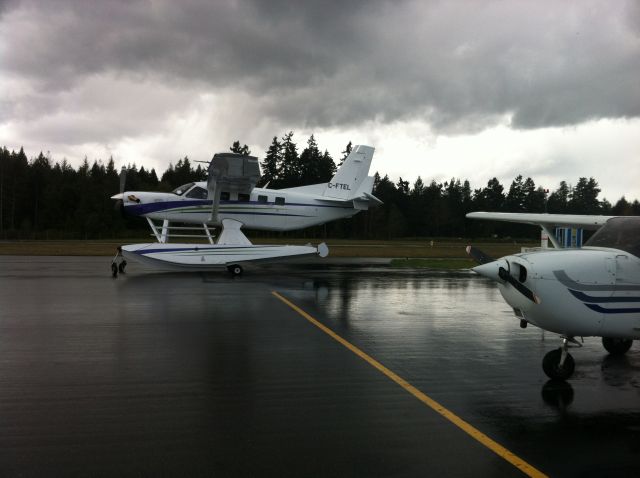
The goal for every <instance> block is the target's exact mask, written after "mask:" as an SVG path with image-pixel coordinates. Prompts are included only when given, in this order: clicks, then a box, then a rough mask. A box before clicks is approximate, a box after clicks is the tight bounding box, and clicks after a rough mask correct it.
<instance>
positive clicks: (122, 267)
mask: <svg viewBox="0 0 640 478" xmlns="http://www.w3.org/2000/svg"><path fill="white" fill-rule="evenodd" d="M126 267H127V261H125V260H124V259H122V262H121V263H120V265H119V266H118V271H119V272H120V274H124V269H125V268H126Z"/></svg>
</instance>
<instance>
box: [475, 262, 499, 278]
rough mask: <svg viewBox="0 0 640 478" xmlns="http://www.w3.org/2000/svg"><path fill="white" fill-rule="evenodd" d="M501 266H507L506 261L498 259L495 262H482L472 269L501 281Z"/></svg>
mask: <svg viewBox="0 0 640 478" xmlns="http://www.w3.org/2000/svg"><path fill="white" fill-rule="evenodd" d="M500 267H503V268H504V267H505V264H504V261H501V260H498V261H493V262H488V263H487V264H482V265H479V266H476V267H474V268H472V269H471V270H472V271H474V272H475V273H477V274H480V275H481V276H483V277H486V278H487V279H491V280H494V281H501V278H500V274H499V270H500Z"/></svg>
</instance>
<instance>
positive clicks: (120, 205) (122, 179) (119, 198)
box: [113, 166, 127, 216]
mask: <svg viewBox="0 0 640 478" xmlns="http://www.w3.org/2000/svg"><path fill="white" fill-rule="evenodd" d="M126 182H127V168H126V167H124V166H122V169H121V170H120V194H118V195H117V196H113V199H116V203H115V204H114V207H113V208H114V209H115V210H116V211H117V210H118V209H119V210H120V212H121V213H122V215H123V216H124V201H123V200H122V199H123V198H124V186H125V183H126Z"/></svg>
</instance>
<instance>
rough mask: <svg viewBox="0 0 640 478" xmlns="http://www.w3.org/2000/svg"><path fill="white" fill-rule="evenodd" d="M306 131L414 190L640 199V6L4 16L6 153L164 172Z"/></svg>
mask: <svg viewBox="0 0 640 478" xmlns="http://www.w3.org/2000/svg"><path fill="white" fill-rule="evenodd" d="M289 130H293V131H294V133H295V135H294V139H295V141H296V142H297V143H298V145H299V147H300V148H301V149H302V147H304V145H305V144H306V141H307V139H308V137H309V135H310V134H311V133H314V134H315V136H316V139H317V141H318V142H319V145H320V147H321V148H322V149H325V148H326V149H328V150H329V152H330V153H331V154H332V155H333V156H334V158H338V157H339V156H340V152H341V151H342V150H343V149H344V146H345V145H346V143H347V142H348V141H352V142H353V143H354V144H369V145H371V146H374V147H375V148H376V155H375V156H374V163H373V170H378V171H379V172H380V173H381V174H383V175H384V174H389V176H390V177H391V178H392V179H394V180H397V179H398V177H400V176H401V177H402V178H404V179H408V180H410V181H411V182H413V181H414V180H415V179H416V178H417V177H418V176H421V177H422V178H423V180H425V181H430V180H431V179H435V180H437V181H444V180H446V179H449V178H451V177H458V178H462V179H465V178H466V179H469V180H470V181H471V185H472V187H474V188H479V187H483V186H485V185H486V182H487V180H488V179H490V178H491V177H493V176H496V177H498V178H499V179H500V180H501V182H503V184H505V186H506V187H508V186H509V184H510V183H511V180H512V179H513V178H514V177H515V176H516V175H517V174H522V175H523V176H525V177H527V176H530V177H532V178H533V179H534V181H535V182H536V184H538V185H541V186H544V187H546V188H549V189H552V190H553V189H555V188H557V186H558V183H559V182H560V181H561V180H566V181H568V182H569V183H571V184H575V183H576V182H577V179H578V178H579V177H582V176H586V177H589V176H593V177H595V178H596V179H597V180H598V181H599V183H600V186H601V188H602V190H603V193H602V194H601V196H600V197H601V198H603V197H606V198H608V199H609V200H610V201H612V202H614V201H615V200H617V199H618V198H619V197H621V196H622V195H625V196H626V197H627V198H628V199H635V198H638V199H640V2H637V1H622V0H620V1H618V0H603V1H588V0H580V1H574V2H572V1H561V2H559V1H557V0H549V1H540V0H537V1H529V2H524V1H514V0H509V1H495V2H491V1H476V0H468V1H452V0H447V1H431V2H425V1H415V2H412V1H393V2H392V1H380V2H376V1H371V0H367V1H362V2H357V1H349V2H345V1H335V2H331V1H327V0H321V1H317V2H316V1H305V2H294V1H272V0H270V1H262V0H255V1H244V0H229V1H223V0H216V1H210V0H180V1H174V0H144V1H142V0H139V1H136V0H103V1H90V0H77V1H71V0H47V1H36V0H33V1H12V0H8V1H7V0H0V145H5V146H7V147H8V148H9V149H17V148H20V146H24V148H25V150H26V151H27V154H29V155H30V156H35V155H37V154H38V152H39V151H41V150H42V151H44V152H45V153H46V152H47V151H50V154H51V157H52V158H53V159H54V160H61V159H63V158H67V159H68V160H69V161H70V162H71V163H72V164H74V165H77V164H78V163H79V162H80V161H81V160H82V159H83V158H84V157H85V156H87V157H88V158H89V160H93V159H100V158H102V159H105V158H108V157H109V156H110V155H112V156H113V157H114V159H115V161H116V165H121V164H126V163H136V164H137V165H138V166H141V165H144V166H145V167H155V168H156V169H157V170H158V172H163V171H164V170H165V168H166V167H167V166H168V164H169V162H173V163H174V164H175V162H176V161H177V160H178V159H179V158H180V157H183V156H185V155H188V156H189V158H191V159H198V160H208V159H210V158H211V156H212V154H213V153H214V152H218V151H223V150H226V149H227V148H228V147H229V146H230V144H231V143H232V142H233V141H234V140H236V139H239V140H240V141H241V142H242V143H247V144H248V145H249V146H250V148H251V150H252V153H253V154H255V155H257V156H259V157H263V156H264V151H265V150H266V149H267V147H268V146H269V144H270V142H271V139H272V137H273V136H274V135H277V136H279V137H281V136H282V135H283V134H284V133H286V132H287V131H289Z"/></svg>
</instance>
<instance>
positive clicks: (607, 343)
mask: <svg viewBox="0 0 640 478" xmlns="http://www.w3.org/2000/svg"><path fill="white" fill-rule="evenodd" d="M631 345H633V340H632V339H612V338H611V337H602V346H603V347H604V348H605V350H606V351H607V352H609V354H610V355H624V354H626V353H627V351H628V350H629V349H630V348H631Z"/></svg>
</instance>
